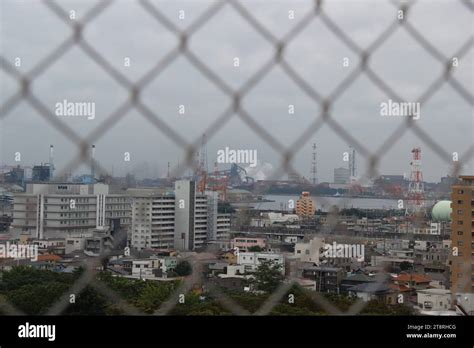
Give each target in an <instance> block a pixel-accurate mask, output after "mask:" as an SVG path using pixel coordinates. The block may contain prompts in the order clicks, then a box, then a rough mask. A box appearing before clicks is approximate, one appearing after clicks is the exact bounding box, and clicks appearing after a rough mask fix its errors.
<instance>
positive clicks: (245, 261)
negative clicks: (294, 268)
mask: <svg viewBox="0 0 474 348" xmlns="http://www.w3.org/2000/svg"><path fill="white" fill-rule="evenodd" d="M264 261H273V262H274V263H275V264H279V265H281V272H282V274H285V258H284V257H283V255H282V254H278V253H268V252H239V253H238V254H237V264H238V265H243V266H244V269H245V271H246V272H255V271H256V269H257V268H258V266H260V264H261V263H262V262H264Z"/></svg>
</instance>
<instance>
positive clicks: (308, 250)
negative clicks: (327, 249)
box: [295, 237, 326, 266]
mask: <svg viewBox="0 0 474 348" xmlns="http://www.w3.org/2000/svg"><path fill="white" fill-rule="evenodd" d="M325 245H326V244H325V242H324V238H319V237H314V238H313V239H311V240H310V241H309V242H302V243H296V244H295V257H296V258H298V259H299V260H300V261H302V262H313V263H315V264H316V265H318V266H319V263H320V257H321V254H322V252H324V250H323V249H324V246H325Z"/></svg>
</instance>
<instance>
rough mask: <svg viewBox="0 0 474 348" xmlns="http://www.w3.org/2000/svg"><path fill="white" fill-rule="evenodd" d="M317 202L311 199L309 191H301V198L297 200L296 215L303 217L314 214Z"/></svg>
mask: <svg viewBox="0 0 474 348" xmlns="http://www.w3.org/2000/svg"><path fill="white" fill-rule="evenodd" d="M315 211H316V204H315V203H314V201H313V200H312V199H311V197H310V195H309V192H303V193H301V196H300V198H299V199H298V200H297V201H296V215H298V216H301V217H311V216H314V212H315Z"/></svg>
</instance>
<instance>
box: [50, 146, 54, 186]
mask: <svg viewBox="0 0 474 348" xmlns="http://www.w3.org/2000/svg"><path fill="white" fill-rule="evenodd" d="M53 176H54V146H53V145H49V181H51V180H52V179H53Z"/></svg>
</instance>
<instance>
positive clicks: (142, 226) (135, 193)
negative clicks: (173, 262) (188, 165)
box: [129, 189, 175, 249]
mask: <svg viewBox="0 0 474 348" xmlns="http://www.w3.org/2000/svg"><path fill="white" fill-rule="evenodd" d="M129 194H130V196H131V197H132V227H131V244H132V246H134V247H135V248H137V249H145V248H153V249H159V248H173V246H174V212H175V197H174V194H172V193H166V192H162V191H160V190H154V189H143V190H131V191H129Z"/></svg>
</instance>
